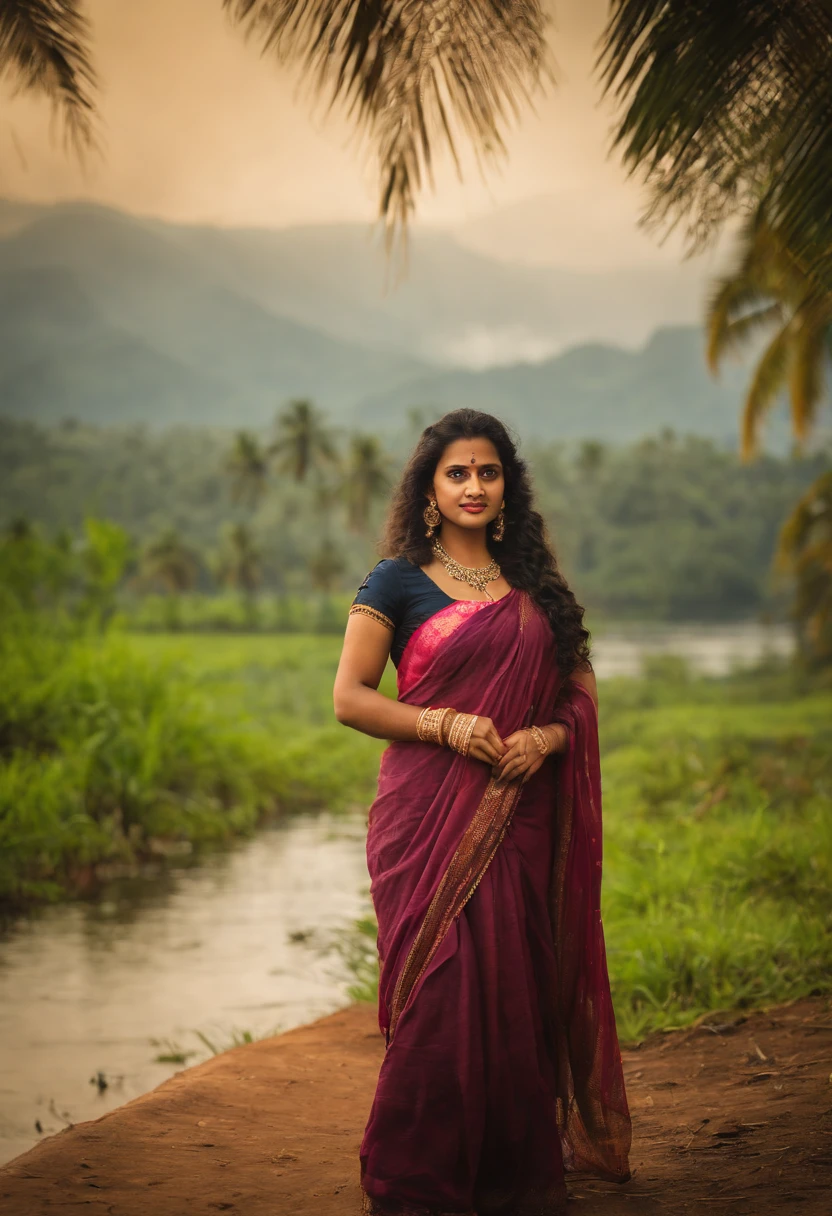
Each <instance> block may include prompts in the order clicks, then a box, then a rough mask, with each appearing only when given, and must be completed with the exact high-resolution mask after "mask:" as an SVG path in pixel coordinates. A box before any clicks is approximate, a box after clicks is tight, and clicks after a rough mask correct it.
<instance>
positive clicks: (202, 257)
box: [0, 201, 744, 440]
mask: <svg viewBox="0 0 832 1216" xmlns="http://www.w3.org/2000/svg"><path fill="white" fill-rule="evenodd" d="M3 233H4V234H5V236H4V237H3V239H0V412H2V413H5V414H8V415H12V416H16V417H28V418H32V419H36V420H41V421H54V420H57V419H61V418H65V417H75V418H78V419H79V420H87V421H97V422H113V423H115V422H138V421H145V422H149V423H153V424H162V423H167V422H174V421H176V422H183V423H190V424H200V423H212V424H221V425H227V426H257V425H261V424H263V423H265V422H266V421H267V420H269V419H270V418H271V417H272V416H273V414H274V412H275V410H276V408H277V407H278V406H279V405H280V404H281V403H282V402H284V401H285V400H286V399H287V398H288V397H291V396H309V397H312V398H314V399H315V400H316V401H317V403H318V404H319V405H320V406H322V407H323V408H324V409H326V410H327V411H329V412H330V413H331V414H332V415H333V417H334V418H335V419H336V420H337V421H340V422H343V423H350V424H351V425H356V424H359V425H366V426H371V427H373V428H375V429H381V430H384V429H390V428H396V427H398V426H400V425H401V422H402V419H403V417H404V415H405V411H406V410H408V409H409V408H411V407H413V406H428V407H431V408H436V409H447V408H453V407H454V406H458V405H471V406H476V407H479V408H483V409H489V410H493V411H494V412H496V413H499V414H501V415H503V416H504V417H506V418H507V419H508V420H509V421H513V422H515V423H516V424H517V425H518V426H520V427H522V429H523V430H525V431H526V432H527V433H529V432H531V433H535V434H539V435H541V436H555V435H561V436H564V437H567V436H587V435H597V436H600V437H602V438H610V439H628V438H633V437H636V436H638V435H641V434H644V433H646V432H649V431H654V430H655V429H656V428H657V427H659V426H671V427H673V428H674V429H676V430H680V431H692V432H697V433H700V434H707V435H711V436H716V437H718V438H720V439H728V440H730V439H731V438H732V437H733V436H735V435H736V430H737V411H738V404H739V401H740V400H741V394H742V387H743V383H744V373H743V372H742V370H741V369H737V368H734V369H732V370H729V371H727V373H726V375H725V377H724V379H723V381H721V382H714V381H713V380H712V379H711V378H710V377H709V376H708V375H707V374H706V372H705V370H704V364H703V355H702V342H701V334H700V331H699V330H698V328H697V327H695V326H681V327H680V326H676V327H666V328H661V329H658V330H657V332H655V333H653V335H652V337H650V338H649V340H648V341H647V342H646V344H645V345H644V346H643V348H642V349H635V350H634V349H627V348H626V347H625V346H622V345H621V341H622V339H621V338H620V336H619V337H617V338H616V340H615V341H612V340H610V339H611V336H612V335H615V334H618V335H620V333H621V332H622V331H624V330H626V329H627V327H628V326H630V329H631V331H632V330H633V327H635V329H638V328H639V326H641V325H642V324H643V321H644V313H643V308H644V307H645V300H646V301H647V302H648V303H649V302H650V299H651V296H650V290H649V283H650V275H651V274H652V271H650V270H645V271H621V270H619V271H614V272H612V271H611V272H609V273H608V274H603V273H596V274H582V273H580V272H577V271H559V270H557V269H556V268H535V267H525V266H515V265H511V264H508V263H505V262H502V261H498V260H496V259H490V258H488V257H486V256H484V255H482V254H481V253H477V252H474V251H472V250H469V249H465V248H463V247H462V246H461V245H460V244H459V242H458V241H457V240H456V238H454V237H453V236H452V235H451V234H448V233H441V232H425V231H421V232H419V233H417V234H415V236H414V241H413V247H412V249H411V254H410V269H409V273H408V277H407V278H406V279H405V280H404V281H403V282H402V283H401V284H400V285H398V286H395V287H394V286H390V288H389V290H388V291H387V292H386V294H385V292H384V290H383V282H384V263H383V259H382V257H381V253H380V250H379V249H378V248H377V245H374V244H373V243H372V241H370V240H369V237H368V233H367V230H366V229H365V228H363V227H362V226H360V225H321V226H318V227H311V226H310V227H305V228H294V229H288V230H282V231H274V232H267V231H261V230H226V229H214V228H207V227H204V226H202V227H200V226H191V227H189V226H185V225H173V224H165V223H162V222H160V221H156V220H144V219H137V218H135V217H132V216H128V215H125V214H122V213H119V212H116V211H113V210H110V209H107V208H104V207H99V206H93V205H80V204H72V205H70V204H65V205H60V206H55V207H40V206H29V205H28V204H19V203H3V202H1V201H0V234H3ZM663 273H665V272H664V271H663ZM665 286H666V284H665ZM651 307H652V308H653V309H654V312H655V315H656V316H657V317H661V316H668V317H671V318H672V315H673V309H672V308H668V309H664V304H663V302H662V299H661V298H657V299H656V300H654V301H653V302H652V304H651ZM663 309H664V311H663ZM634 318H635V320H634ZM652 328H653V329H655V324H654V325H653V326H652ZM586 332H589V333H594V334H595V335H597V337H598V339H601V340H598V341H593V342H585V341H584V342H581V343H579V344H577V345H572V346H571V347H570V346H569V341H570V340H572V339H571V338H570V335H572V338H574V335H575V334H580V333H586ZM564 347H567V348H566V349H562V348H564ZM553 351H559V352H560V353H557V354H553V353H552V352H553ZM518 352H519V356H518ZM547 356H548V357H547Z"/></svg>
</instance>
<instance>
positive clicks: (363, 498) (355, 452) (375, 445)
mask: <svg viewBox="0 0 832 1216" xmlns="http://www.w3.org/2000/svg"><path fill="white" fill-rule="evenodd" d="M389 489H390V477H389V475H388V471H387V457H386V455H385V453H384V450H383V448H382V446H381V444H380V443H379V441H378V440H377V439H376V437H375V436H374V435H361V434H355V435H352V436H351V437H350V443H349V449H348V452H347V458H346V464H345V469H344V478H343V482H342V490H343V494H344V502H345V504H346V508H347V521H348V523H349V526H350V527H351V528H353V529H354V530H355V531H356V532H364V531H366V528H367V525H368V523H369V521H370V514H371V512H372V509H373V504H374V503H375V502H376V501H377V500H378V499H382V498H385V497H386V496H387V492H388V490H389Z"/></svg>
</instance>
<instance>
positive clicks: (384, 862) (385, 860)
mask: <svg viewBox="0 0 832 1216" xmlns="http://www.w3.org/2000/svg"><path fill="white" fill-rule="evenodd" d="M385 548H386V552H387V554H388V556H387V558H386V559H385V560H383V561H381V562H379V563H378V564H377V565H376V566H375V567H374V569H373V570H372V571H371V572H370V574H368V576H367V578H366V579H365V580H364V582H363V583H362V585H361V587H360V589H359V592H358V594H357V596H356V598H355V601H354V603H353V605H352V608H351V609H350V615H349V619H348V624H347V629H346V635H345V638H344V649H343V654H342V657H341V662H340V665H339V668H338V675H337V678H336V682H335V693H334V700H335V712H336V715H337V717H338V719H339V721H340V722H343V723H346V724H347V725H349V726H352V727H355V728H356V729H357V730H361V731H363V732H364V733H365V734H369V735H373V736H375V737H376V738H383V739H389V740H391V741H392V742H391V743H390V746H389V747H388V748H387V749H386V750H385V752H384V754H383V756H382V761H381V767H380V772H379V783H378V796H377V798H376V799H375V801H374V802H373V805H372V807H371V808H370V813H369V822H368V833H367V862H368V866H369V871H370V877H371V888H370V890H371V895H372V899H373V904H374V907H375V911H376V915H377V918H378V951H379V963H380V968H381V970H380V981H379V1006H378V1013H379V1025H380V1028H381V1031H382V1033H383V1034H384V1036H385V1042H386V1051H385V1056H384V1060H383V1062H382V1066H381V1071H380V1074H379V1078H378V1085H377V1088H376V1094H375V1098H374V1101H373V1106H372V1110H371V1111H370V1116H369V1120H368V1122H367V1126H366V1130H365V1133H364V1138H363V1141H362V1144H361V1150H360V1163H361V1185H362V1191H363V1200H364V1211H365V1212H366V1213H371V1214H374V1216H439V1214H445V1213H448V1214H450V1213H460V1214H463V1213H465V1214H468V1216H471V1214H473V1213H476V1216H498V1214H499V1216H538V1214H540V1216H542V1214H546V1216H550V1214H551V1213H555V1212H561V1211H562V1209H563V1205H564V1203H565V1198H566V1191H565V1185H564V1172H565V1170H581V1171H590V1172H592V1173H594V1174H597V1175H600V1176H603V1177H606V1178H612V1179H616V1180H622V1181H623V1180H625V1179H626V1178H627V1177H629V1170H628V1165H627V1155H628V1151H629V1143H630V1122H629V1114H628V1110H627V1101H626V1097H625V1092H624V1084H623V1079H622V1073H621V1060H620V1055H619V1050H618V1041H617V1037H616V1031H615V1020H614V1015H613V1010H612V1003H611V1000H610V990H609V982H608V979H607V968H606V961H605V954H604V939H603V931H602V927H601V919H600V908H599V902H600V882H601V792H600V777H599V766H598V726H597V699H596V698H597V694H596V686H595V678H594V674H593V672H592V669H591V666H590V664H589V661H588V656H589V652H588V646H587V641H588V638H589V633H588V631H587V630H586V629H584V627H583V625H582V619H583V609H582V608H581V607H580V606H579V605H578V604H577V603H576V601H575V598H574V596H573V594H572V593H571V591H570V590H569V588H568V587H567V585H566V582H565V581H564V579H563V577H562V575H561V574H560V573H559V571H558V569H557V565H556V562H555V558H554V555H553V554H552V552H551V550H550V548H549V547H548V544H547V541H546V538H545V532H544V526H543V521H542V519H541V517H540V515H539V514H538V513H537V512H536V511H535V510H534V509H533V506H532V496H531V490H530V485H529V478H528V474H527V471H526V467H525V465H524V463H523V461H522V460H520V459H519V458H518V456H517V454H516V451H515V448H514V445H513V444H512V442H511V440H510V438H509V436H508V434H507V432H506V430H505V428H504V427H503V425H502V424H501V423H500V422H499V421H497V419H495V418H493V417H491V416H490V415H488V414H482V413H479V412H477V411H474V410H456V411H455V412H453V413H450V414H446V415H445V416H444V417H443V418H442V419H441V420H440V421H439V422H437V423H436V424H435V425H433V426H429V427H428V428H427V430H426V431H425V432H424V434H423V435H422V437H421V439H420V440H419V443H418V444H417V447H416V449H415V451H414V453H413V455H412V457H411V459H410V462H409V464H408V466H407V468H406V469H405V472H404V475H403V478H402V481H401V485H400V487H399V489H398V491H397V494H396V497H395V499H394V501H393V504H392V507H391V511H390V515H389V519H388V524H387V534H386V542H385ZM388 656H392V659H393V662H394V663H395V664H396V665H397V668H398V693H399V696H398V701H396V702H393V701H391V700H390V699H389V698H387V697H385V696H383V695H381V694H380V693H379V692H378V691H377V690H378V684H379V681H380V679H381V675H382V672H383V670H384V667H385V664H386V662H387V658H388Z"/></svg>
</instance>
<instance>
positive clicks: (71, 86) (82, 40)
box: [0, 0, 96, 151]
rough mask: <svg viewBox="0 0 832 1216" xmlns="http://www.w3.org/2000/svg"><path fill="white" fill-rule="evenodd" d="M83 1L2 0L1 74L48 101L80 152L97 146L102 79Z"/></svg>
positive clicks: (0, 15)
mask: <svg viewBox="0 0 832 1216" xmlns="http://www.w3.org/2000/svg"><path fill="white" fill-rule="evenodd" d="M89 38H90V30H89V24H88V22H87V19H86V17H85V16H84V15H83V12H82V5H81V3H80V0H2V3H0V71H2V72H3V73H4V74H6V75H8V76H10V77H11V78H12V79H13V80H14V81H15V82H16V83H17V85H18V87H19V88H21V89H25V90H29V91H31V92H35V93H41V94H43V95H44V96H46V97H48V98H49V100H50V101H51V102H52V103H53V105H54V106H55V108H56V109H57V110H58V111H59V112H60V114H61V115H62V117H63V120H64V124H65V130H66V135H67V138H68V140H69V142H70V143H71V144H73V145H74V147H75V148H76V150H78V151H80V150H82V149H83V148H85V147H88V146H90V145H91V144H93V143H94V132H93V115H94V107H93V94H94V92H95V87H96V80H95V73H94V71H93V67H92V63H91V60H90V57H89V51H88V45H89Z"/></svg>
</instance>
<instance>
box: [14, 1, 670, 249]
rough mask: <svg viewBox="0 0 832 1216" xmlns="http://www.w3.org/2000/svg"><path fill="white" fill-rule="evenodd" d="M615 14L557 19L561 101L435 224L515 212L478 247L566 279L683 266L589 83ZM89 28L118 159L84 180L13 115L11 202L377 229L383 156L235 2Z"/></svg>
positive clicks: (519, 131)
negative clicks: (618, 149)
mask: <svg viewBox="0 0 832 1216" xmlns="http://www.w3.org/2000/svg"><path fill="white" fill-rule="evenodd" d="M606 7H607V6H606V2H605V0H561V2H560V3H559V4H557V5H556V6H555V8H554V13H555V24H554V28H553V30H552V45H553V48H554V53H555V58H556V65H557V75H558V81H559V84H558V87H557V88H556V89H554V90H552V91H550V93H549V95H548V96H546V97H543V98H541V99H539V100H538V103H537V112H536V113H535V114H533V113H531V112H529V113H527V114H526V115H525V116H524V118H523V120H522V122H521V124H520V125H519V126H518V127H515V128H514V129H513V130H512V131H511V132H510V134H509V137H508V141H507V142H508V146H509V159H508V161H507V162H506V163H505V164H504V165H503V166H502V167H501V168H500V169H499V171H498V172H496V173H492V174H491V175H490V176H489V178H488V181H487V183H483V182H482V181H481V180H480V179H479V177H478V175H477V173H476V172H475V171H473V172H469V173H468V174H467V176H466V181H465V184H464V185H463V186H460V185H459V184H458V183H457V181H456V180H455V177H454V175H453V173H452V172H451V171H450V169H449V168H448V167H446V168H445V169H444V170H443V171H442V172H441V173H440V175H439V180H438V182H437V189H436V191H435V193H433V194H426V195H425V196H424V197H423V198H422V200H421V203H420V208H419V218H420V220H421V221H424V222H429V223H439V224H443V225H453V226H459V225H462V227H463V229H464V228H465V225H466V224H467V223H470V222H471V221H473V220H475V219H478V218H479V217H483V216H487V215H488V214H489V213H499V212H500V211H501V209H502V208H504V207H506V206H509V207H512V210H511V211H510V212H509V214H508V218H507V219H506V218H505V217H503V219H500V217H499V216H498V220H500V222H498V223H497V225H496V227H494V226H490V225H489V224H486V225H485V227H483V226H482V224H480V225H479V226H477V225H476V224H474V225H473V226H472V232H474V233H479V236H478V237H477V238H476V239H477V241H478V243H479V244H480V245H482V243H483V242H485V243H486V244H487V243H488V242H489V241H494V242H496V243H497V244H498V245H502V243H503V240H504V239H505V242H506V245H507V247H506V249H505V250H504V252H505V253H506V254H508V255H510V256H512V257H522V258H524V259H526V260H530V261H540V262H560V263H562V264H564V265H586V266H592V265H596V266H597V265H609V264H617V265H620V264H627V263H630V264H633V263H643V262H654V263H655V262H656V261H661V262H667V261H669V260H675V259H676V258H678V254H679V248H680V243H679V241H677V240H672V241H671V242H669V243H668V245H666V246H665V247H664V248H663V249H659V248H658V247H657V244H656V241H655V239H654V238H650V237H647V236H646V235H644V234H643V233H641V232H639V231H638V229H637V226H636V225H637V219H638V215H639V211H640V201H641V196H640V192H639V190H638V188H637V187H636V186H635V185H634V184H632V183H627V182H626V181H625V175H624V171H623V170H622V168H621V166H620V165H619V164H618V163H617V162H616V161H615V160H608V159H607V149H608V145H609V129H610V122H611V117H610V112H609V110H608V109H602V108H601V107H600V106H599V104H598V99H599V95H600V89H599V87H598V84H597V82H596V81H594V80H593V79H592V77H591V71H592V62H593V59H594V54H595V52H594V43H595V41H596V39H597V37H598V35H599V33H600V30H601V28H602V24H603V19H604V14H605V12H606ZM88 12H89V15H90V18H91V20H92V23H93V31H94V54H95V59H96V64H97V67H98V71H99V75H100V77H101V84H102V88H101V118H102V131H103V136H104V142H105V145H106V156H105V160H104V161H103V162H100V163H93V164H92V165H91V166H90V168H89V169H88V171H87V172H86V174H84V173H83V172H82V171H81V169H80V168H79V167H78V166H77V164H75V163H74V162H73V161H71V160H69V159H67V157H66V155H65V154H64V152H63V150H62V148H61V145H60V142H59V141H58V140H56V139H55V138H54V135H53V136H52V137H51V138H50V133H49V132H50V121H49V113H48V108H47V107H45V106H43V105H41V104H36V103H34V102H32V101H29V100H26V99H14V100H9V101H7V103H6V105H5V108H4V121H3V123H2V128H1V129H0V191H2V193H4V194H6V195H8V196H12V197H18V198H27V199H31V200H37V201H52V200H55V199H64V198H78V197H82V198H84V197H85V198H90V199H94V200H97V201H99V202H103V203H108V204H112V205H115V206H118V207H122V208H125V209H127V210H130V211H133V212H136V213H140V214H150V215H155V216H160V217H164V218H167V219H174V220H184V221H191V220H197V221H203V222H211V223H217V224H222V225H232V224H233V225H236V224H245V225H249V224H255V225H264V226H269V227H272V226H280V227H282V226H285V225H287V224H294V223H303V222H321V221H331V220H367V221H370V220H372V219H373V218H374V216H375V207H376V182H375V173H374V165H373V162H372V158H371V156H370V154H369V152H368V149H367V148H366V147H365V146H362V145H360V144H359V143H358V141H357V140H356V139H355V137H354V136H353V135H352V134H351V130H350V128H349V126H348V125H347V124H346V123H344V122H343V121H342V120H340V119H338V118H335V119H333V117H332V116H330V115H326V114H325V113H324V107H323V105H321V104H320V103H317V104H316V103H315V102H314V100H313V99H312V98H310V96H309V95H308V93H307V92H306V90H305V89H303V88H299V87H298V84H297V81H296V80H293V79H291V78H290V77H289V75H288V74H287V72H286V70H285V69H283V68H280V67H279V66H278V65H277V64H276V63H275V62H274V61H273V60H270V59H263V58H261V56H260V55H259V51H258V49H257V48H256V47H255V46H254V45H252V44H247V43H246V42H245V40H244V38H243V37H242V35H241V33H240V31H239V30H235V29H233V28H232V27H231V26H230V24H229V23H228V21H227V19H226V17H225V16H224V14H223V12H222V10H221V5H220V0H141V2H140V3H136V0H88ZM526 200H529V201H530V202H529V206H527V207H522V206H521V207H520V208H519V209H518V208H517V206H516V204H522V203H524V202H525V201H526ZM512 217H516V218H512ZM472 239H473V238H472ZM508 246H510V248H509V247H508ZM500 251H501V250H500V249H499V248H498V249H495V252H497V253H499V252H500Z"/></svg>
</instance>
